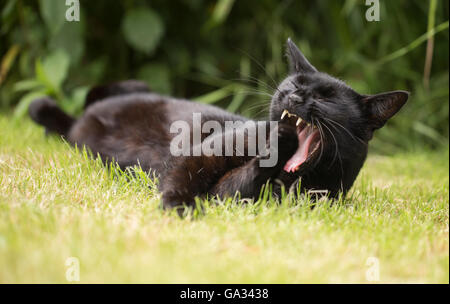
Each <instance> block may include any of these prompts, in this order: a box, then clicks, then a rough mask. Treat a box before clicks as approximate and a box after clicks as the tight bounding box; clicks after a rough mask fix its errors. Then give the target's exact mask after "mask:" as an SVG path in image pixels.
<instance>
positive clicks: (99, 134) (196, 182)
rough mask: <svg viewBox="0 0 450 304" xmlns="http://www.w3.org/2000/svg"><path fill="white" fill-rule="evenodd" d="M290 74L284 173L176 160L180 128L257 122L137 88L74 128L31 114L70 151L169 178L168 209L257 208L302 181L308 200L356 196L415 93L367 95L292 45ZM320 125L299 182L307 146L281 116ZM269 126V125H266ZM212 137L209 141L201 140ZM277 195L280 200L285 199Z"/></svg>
mask: <svg viewBox="0 0 450 304" xmlns="http://www.w3.org/2000/svg"><path fill="white" fill-rule="evenodd" d="M287 51H288V58H289V64H290V67H291V74H290V75H289V76H288V77H287V78H286V79H285V80H284V81H283V82H282V83H281V84H280V85H279V87H278V89H277V90H276V92H275V93H274V95H273V98H272V104H271V107H270V120H271V121H279V125H278V128H277V129H276V130H273V132H277V133H278V135H279V143H278V147H279V149H278V163H277V164H276V166H274V167H271V168H264V167H260V163H259V160H260V157H259V156H256V157H251V156H248V155H243V156H228V157H225V156H221V157H219V156H205V155H203V156H183V157H175V156H171V154H170V151H169V146H170V142H171V140H172V139H173V138H174V136H175V135H176V134H171V133H170V132H169V129H170V125H171V124H172V123H173V122H174V121H178V120H182V121H186V122H187V123H189V124H190V125H192V114H193V113H194V112H200V113H202V121H208V120H214V121H217V122H219V123H220V124H221V125H222V126H223V125H224V123H225V121H242V122H245V121H247V120H248V119H247V118H245V117H242V116H239V115H236V114H232V113H229V112H226V111H224V110H222V109H219V108H217V107H214V106H210V105H202V104H198V103H193V102H190V101H187V100H181V99H175V98H172V97H166V96H161V95H158V94H153V93H136V92H147V91H149V89H148V88H147V87H146V86H145V85H142V84H141V83H138V82H133V81H132V82H130V81H129V82H122V83H117V84H113V85H110V86H102V87H98V88H94V89H93V90H92V91H91V92H90V93H89V95H88V98H87V103H86V104H87V106H88V108H87V109H86V111H85V113H84V114H83V116H82V117H81V118H79V119H78V120H76V121H75V120H74V119H72V118H71V117H69V116H68V115H66V114H65V113H63V112H62V111H61V110H59V109H58V108H57V106H56V105H55V103H54V102H53V101H51V100H49V99H48V98H47V99H39V100H36V101H34V102H33V103H32V105H31V106H30V115H31V117H32V119H33V120H34V121H36V122H37V123H39V124H41V125H43V126H45V127H46V129H47V131H49V132H54V133H57V134H61V135H63V136H65V137H66V138H67V140H68V141H69V142H71V143H72V144H77V145H85V146H87V147H89V148H90V149H91V150H92V152H93V153H94V154H97V153H99V154H100V155H101V157H102V158H103V159H104V160H106V161H116V162H117V163H118V164H119V165H120V166H121V167H128V166H134V165H138V164H139V165H140V166H141V167H142V168H143V169H144V170H147V171H148V170H153V171H154V172H155V173H156V174H157V175H158V176H159V177H160V189H161V191H162V193H163V206H164V207H165V208H172V207H180V206H182V205H187V206H192V205H193V204H194V200H195V197H204V196H205V195H210V196H215V195H218V196H221V197H224V196H234V195H235V194H236V193H238V192H239V193H240V195H241V197H243V198H244V197H245V198H255V197H257V196H258V194H259V193H260V189H261V187H262V185H264V184H265V183H266V182H267V181H270V182H274V181H275V180H278V181H281V182H282V183H284V185H285V186H286V187H287V188H289V187H290V186H291V185H296V184H297V183H298V182H299V181H300V180H301V190H302V191H308V190H326V191H328V195H329V196H330V197H337V196H338V195H340V194H343V195H345V193H346V192H347V191H348V190H349V189H350V188H351V186H352V184H353V182H354V180H355V179H356V177H357V175H358V173H359V171H360V169H361V167H362V165H363V163H364V161H365V159H366V155H367V145H368V142H369V140H370V139H371V138H372V136H373V132H374V130H376V129H378V128H381V127H382V126H383V125H384V124H385V122H386V121H387V120H388V119H389V118H391V117H392V116H393V115H394V114H395V113H397V111H398V110H399V109H400V108H401V107H402V106H403V105H404V103H405V102H406V100H407V99H408V95H409V93H407V92H404V91H395V92H389V93H383V94H379V95H374V96H365V95H360V94H358V93H357V92H355V91H354V90H352V89H351V88H350V87H348V86H347V85H346V84H345V83H343V82H342V81H340V80H337V79H336V78H333V77H331V76H329V75H327V74H325V73H321V72H318V71H317V69H316V68H315V67H313V66H312V65H311V64H310V63H309V62H308V61H307V60H306V58H305V57H304V56H303V54H302V53H301V52H300V50H299V49H298V48H297V47H296V46H295V44H294V43H293V42H292V41H290V40H288V47H287ZM285 109H287V110H288V111H289V112H290V113H292V114H296V115H297V116H299V117H301V118H303V120H304V121H306V122H309V123H312V124H314V125H315V126H317V127H318V129H319V130H320V135H321V136H320V151H318V152H317V153H313V154H312V155H313V156H311V159H308V160H307V161H306V162H305V163H304V164H303V165H301V166H300V169H299V170H298V171H297V172H295V173H292V172H291V173H288V172H286V171H284V170H283V166H284V164H285V163H286V162H287V161H288V160H289V159H290V158H291V156H292V155H293V154H294V152H295V151H296V149H297V146H298V145H299V142H298V139H297V131H296V128H295V126H293V124H292V122H290V121H289V119H287V120H286V119H284V120H281V114H282V112H283V111H284V110H285ZM260 123H268V122H260ZM209 135H210V134H202V140H204V139H205V138H206V137H208V136H209ZM277 185H278V183H277V184H276V185H275V187H274V189H275V192H279V191H280V189H279V187H278V186H277Z"/></svg>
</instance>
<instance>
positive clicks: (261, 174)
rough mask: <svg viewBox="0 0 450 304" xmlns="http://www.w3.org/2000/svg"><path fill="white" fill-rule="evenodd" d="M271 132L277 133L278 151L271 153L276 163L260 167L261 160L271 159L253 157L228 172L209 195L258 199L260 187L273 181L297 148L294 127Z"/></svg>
mask: <svg viewBox="0 0 450 304" xmlns="http://www.w3.org/2000/svg"><path fill="white" fill-rule="evenodd" d="M272 132H275V133H277V136H278V149H277V150H276V151H272V152H271V153H277V162H276V164H274V165H273V166H268V167H265V166H262V162H261V161H262V160H263V159H269V158H272V157H273V155H267V156H265V157H260V156H257V157H254V158H253V159H251V160H250V161H248V162H246V163H245V164H243V165H242V166H240V167H237V168H234V169H232V170H230V171H228V172H227V173H226V174H225V175H224V176H222V177H221V178H220V180H219V181H218V182H217V183H216V184H215V185H214V187H213V188H212V189H211V190H210V191H209V193H210V194H211V195H218V196H219V197H227V196H228V197H233V196H234V195H235V194H236V193H237V192H239V193H240V196H241V197H242V198H256V197H258V195H259V193H260V191H261V188H262V186H263V185H264V184H265V183H266V182H267V181H268V180H270V179H274V178H275V177H277V176H278V175H279V173H280V171H281V170H282V169H283V166H284V165H285V164H286V162H287V161H288V159H289V158H290V157H291V156H292V155H293V154H294V153H295V151H296V149H297V147H298V137H297V133H296V130H295V128H294V127H292V126H290V125H287V124H279V125H278V127H277V128H276V129H275V130H273V131H272Z"/></svg>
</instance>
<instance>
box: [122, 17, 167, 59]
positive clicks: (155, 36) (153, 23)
mask: <svg viewBox="0 0 450 304" xmlns="http://www.w3.org/2000/svg"><path fill="white" fill-rule="evenodd" d="M122 31H123V34H124V35H125V39H126V41H127V42H128V43H129V44H130V46H132V47H133V48H135V49H136V50H138V51H141V52H144V53H147V54H150V53H152V52H153V51H154V50H155V49H156V47H157V46H158V43H159V41H160V39H161V37H162V36H163V34H164V24H163V23H162V21H161V18H160V17H159V16H158V14H157V13H156V12H154V11H153V10H151V9H148V8H139V9H132V10H130V11H128V12H127V14H126V15H125V18H124V20H123V23H122Z"/></svg>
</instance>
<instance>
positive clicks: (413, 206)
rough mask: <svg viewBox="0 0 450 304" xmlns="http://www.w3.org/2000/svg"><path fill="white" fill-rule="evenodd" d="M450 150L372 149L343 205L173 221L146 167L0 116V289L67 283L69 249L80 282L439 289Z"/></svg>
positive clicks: (233, 210)
mask: <svg viewBox="0 0 450 304" xmlns="http://www.w3.org/2000/svg"><path fill="white" fill-rule="evenodd" d="M448 157H449V152H448V148H447V149H446V150H444V151H441V152H439V153H438V152H433V153H425V152H417V153H410V154H398V155H395V156H392V157H385V156H377V155H372V156H371V157H370V158H369V160H368V161H367V163H366V165H365V167H364V169H363V171H362V172H361V174H360V176H359V177H358V180H357V181H356V183H355V186H354V188H353V190H352V191H351V193H350V195H349V196H348V197H347V199H346V200H345V201H344V202H342V203H341V204H334V205H330V204H329V202H322V203H321V204H320V205H318V206H317V207H316V208H314V209H313V210H311V209H310V208H309V207H308V206H305V204H301V203H302V201H301V200H300V201H298V202H297V203H295V202H294V201H293V200H292V199H289V198H286V199H285V200H284V201H283V203H282V204H281V205H277V204H275V202H273V201H268V202H264V203H263V202H260V203H257V204H249V205H244V206H242V205H239V204H236V203H233V202H225V203H224V204H223V205H220V206H211V207H207V208H206V212H205V214H204V215H202V216H198V217H196V218H194V219H192V218H191V219H184V220H182V219H180V218H178V217H177V216H176V215H175V214H167V213H163V212H161V211H160V210H159V208H158V205H159V198H160V196H159V193H157V192H156V191H155V185H154V183H153V182H152V180H151V179H150V178H148V177H147V176H145V175H144V174H137V175H136V177H133V178H131V179H130V178H129V177H127V175H126V174H118V173H117V170H105V169H104V168H103V167H102V166H101V165H100V164H99V163H98V162H96V161H93V160H89V159H87V158H86V157H85V156H84V155H83V154H82V153H77V152H76V151H74V149H72V148H70V147H69V146H68V145H67V144H65V143H63V142H61V141H60V140H58V139H56V138H45V137H44V136H43V130H42V129H41V128H38V127H36V126H34V125H33V124H32V123H31V122H30V121H28V120H25V121H20V122H13V121H12V120H11V119H10V118H8V117H6V115H2V116H0V283H67V282H68V281H67V280H66V272H67V271H69V272H70V271H71V270H72V269H73V268H72V266H70V265H69V267H68V266H66V262H67V259H68V258H69V257H76V258H77V259H78V261H79V265H80V282H81V283H91V282H96V283H101V282H107V283H112V282H117V283H120V282H142V283H231V282H236V283H329V282H330V283H348V282H361V283H370V282H371V281H373V280H376V278H377V273H378V274H379V282H383V283H396V282H407V283H415V282H424V283H428V282H433V283H448V282H449V193H448V190H449V163H448ZM148 186H150V187H148ZM377 266H378V267H377ZM377 270H378V271H377ZM367 274H369V275H368V276H367ZM367 279H369V280H367Z"/></svg>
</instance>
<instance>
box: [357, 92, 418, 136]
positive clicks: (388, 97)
mask: <svg viewBox="0 0 450 304" xmlns="http://www.w3.org/2000/svg"><path fill="white" fill-rule="evenodd" d="M408 97H409V92H406V91H393V92H386V93H381V94H376V95H370V96H363V99H362V102H363V103H364V105H365V106H366V109H367V110H368V115H369V121H370V123H371V125H372V129H373V130H375V129H379V128H381V127H382V126H384V124H385V123H386V122H387V121H388V119H390V118H391V117H392V116H394V115H395V114H396V113H397V112H398V111H399V110H400V109H401V108H402V107H403V105H404V104H405V103H406V101H407V100H408Z"/></svg>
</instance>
